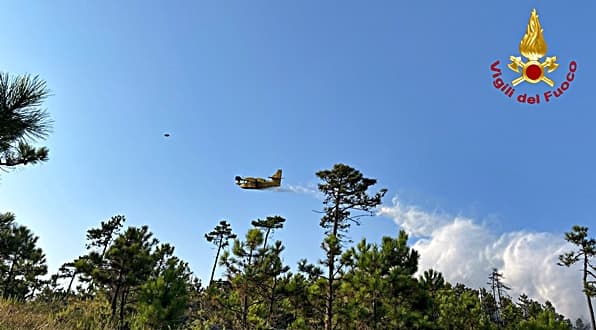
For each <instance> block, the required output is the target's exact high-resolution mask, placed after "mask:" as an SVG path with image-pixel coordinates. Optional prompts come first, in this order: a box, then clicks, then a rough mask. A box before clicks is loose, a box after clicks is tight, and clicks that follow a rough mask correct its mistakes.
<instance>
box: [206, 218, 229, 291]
mask: <svg viewBox="0 0 596 330" xmlns="http://www.w3.org/2000/svg"><path fill="white" fill-rule="evenodd" d="M236 237H237V236H236V234H234V233H232V227H231V226H230V224H229V223H228V222H227V221H226V220H222V221H220V222H219V224H218V225H217V226H215V228H214V229H213V230H212V231H211V232H209V233H207V234H205V239H206V240H207V242H210V243H213V244H214V245H215V246H217V253H216V254H215V261H214V262H213V270H212V271H211V277H210V278H209V285H211V283H213V276H215V268H216V267H217V261H218V259H219V253H220V252H221V249H222V248H225V247H226V246H228V244H229V241H230V240H231V239H235V238H236Z"/></svg>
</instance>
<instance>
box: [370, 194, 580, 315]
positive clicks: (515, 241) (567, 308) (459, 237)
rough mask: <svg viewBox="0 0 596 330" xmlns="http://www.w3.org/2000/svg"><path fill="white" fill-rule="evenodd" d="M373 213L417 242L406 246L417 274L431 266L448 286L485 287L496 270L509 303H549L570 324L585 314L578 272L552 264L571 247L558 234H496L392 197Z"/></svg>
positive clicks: (463, 218)
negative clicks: (415, 256)
mask: <svg viewBox="0 0 596 330" xmlns="http://www.w3.org/2000/svg"><path fill="white" fill-rule="evenodd" d="M379 215H383V216H387V217H390V218H392V219H393V221H395V223H396V224H397V225H399V226H400V227H401V228H402V229H404V230H405V231H406V232H407V233H408V234H409V235H410V237H412V238H417V240H416V241H415V243H414V244H413V246H412V248H414V249H415V250H417V251H418V252H420V263H419V274H420V273H422V272H423V271H425V270H427V269H429V268H433V269H435V270H437V271H440V272H442V273H443V276H444V277H445V279H446V280H447V281H449V282H451V283H458V282H459V283H463V284H465V285H467V286H470V287H473V288H480V287H487V284H486V282H487V281H488V275H489V273H490V272H491V270H492V268H497V269H498V270H499V272H502V273H503V276H504V282H505V283H506V284H507V285H509V286H510V287H511V290H510V292H509V294H510V295H511V297H512V298H513V300H514V301H517V298H518V297H519V295H520V294H522V293H525V294H527V295H528V296H529V297H530V298H532V299H535V300H538V301H540V302H541V303H544V302H545V301H546V300H548V301H550V302H551V303H552V304H553V305H554V306H555V308H556V309H557V311H558V312H559V313H561V314H563V315H565V316H566V317H569V318H570V319H571V320H573V321H574V320H575V319H577V318H579V317H583V316H584V315H586V314H587V307H586V306H585V297H584V295H583V293H582V290H581V273H580V272H579V271H577V269H578V268H577V267H575V268H574V267H572V268H566V267H561V266H558V265H557V262H558V260H559V259H558V256H559V255H560V254H562V253H563V252H566V251H570V250H572V249H573V247H572V246H571V245H570V244H569V243H568V242H566V241H565V240H564V239H563V233H560V234H552V233H546V232H526V231H513V232H506V233H502V234H497V233H495V232H494V231H493V230H491V228H490V227H488V226H486V225H484V224H478V223H477V222H475V221H474V220H472V219H468V218H465V217H460V216H449V215H446V214H437V213H435V212H427V211H424V210H421V209H420V208H417V207H415V206H412V205H403V203H401V202H400V201H399V199H398V198H397V197H395V198H394V199H393V200H392V205H391V206H383V207H381V208H380V210H379ZM419 274H418V275H419ZM584 319H585V318H584Z"/></svg>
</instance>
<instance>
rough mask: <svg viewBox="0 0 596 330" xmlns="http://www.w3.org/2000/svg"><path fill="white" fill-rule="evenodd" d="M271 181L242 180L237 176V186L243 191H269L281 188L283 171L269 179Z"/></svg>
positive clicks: (260, 179) (258, 179)
mask: <svg viewBox="0 0 596 330" xmlns="http://www.w3.org/2000/svg"><path fill="white" fill-rule="evenodd" d="M269 179H271V180H267V179H264V178H251V177H246V178H242V177H239V176H236V184H237V185H238V186H240V188H242V189H267V188H275V187H279V186H281V179H282V177H281V169H279V170H277V171H276V172H275V174H273V175H272V176H270V177H269Z"/></svg>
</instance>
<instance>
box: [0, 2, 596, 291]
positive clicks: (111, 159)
mask: <svg viewBox="0 0 596 330" xmlns="http://www.w3.org/2000/svg"><path fill="white" fill-rule="evenodd" d="M534 6H536V8H537V9H538V14H539V15H540V20H541V23H542V25H543V28H544V30H545V32H544V33H545V35H544V36H545V38H546V42H547V45H548V47H549V55H557V56H558V58H559V60H558V62H559V63H560V64H561V66H560V67H559V69H558V70H557V71H555V72H553V73H551V74H550V75H549V76H550V77H551V78H552V79H554V80H555V81H556V82H560V81H561V80H562V79H563V77H564V75H565V74H566V72H567V65H568V63H569V62H570V61H571V60H576V61H577V62H578V72H577V74H576V79H575V81H574V82H573V83H572V86H571V88H570V89H569V90H568V91H567V92H566V93H565V94H564V95H563V97H561V98H559V99H556V100H553V101H552V102H551V103H550V104H547V105H544V104H543V105H540V106H529V105H520V104H517V103H516V102H514V101H513V100H510V99H507V98H506V97H504V96H503V95H502V94H501V93H499V92H498V91H496V90H495V89H494V87H492V79H491V77H490V75H491V72H490V70H489V67H490V64H491V63H492V62H493V61H495V60H497V59H500V60H501V62H502V63H501V68H502V69H504V70H507V69H506V66H505V65H506V61H507V59H508V58H509V56H510V55H518V45H519V42H520V39H521V37H522V35H523V33H524V32H525V28H526V24H527V22H528V18H529V15H530V11H531V9H532V8H533V7H534ZM2 12H3V24H2V29H0V44H1V48H0V70H2V71H7V72H10V73H13V74H22V73H32V74H39V75H40V76H41V77H42V78H43V79H45V80H46V81H47V82H48V85H49V87H50V88H51V90H52V91H53V94H54V96H52V97H51V98H49V99H48V100H47V102H46V103H45V105H46V106H47V108H48V109H49V111H50V113H51V115H52V117H53V119H54V120H55V125H54V133H53V134H52V135H51V136H50V137H49V139H48V140H47V141H46V143H45V145H47V146H48V147H49V148H50V161H49V162H47V163H45V164H43V165H39V166H33V167H26V168H23V169H19V170H17V171H15V172H12V173H9V174H2V177H1V178H2V180H1V182H0V211H12V212H14V213H15V214H16V216H17V220H18V221H19V222H20V223H22V224H24V225H27V226H28V227H30V228H31V229H32V230H33V231H34V232H35V233H36V234H37V235H39V236H40V244H41V245H42V247H43V248H44V250H45V252H46V254H47V258H48V261H49V264H50V266H51V268H50V271H52V272H54V271H55V270H56V269H57V267H58V265H60V264H61V263H63V262H66V261H69V260H71V259H72V258H74V257H76V256H78V255H80V254H81V253H83V251H84V247H83V245H84V239H85V232H86V230H87V229H89V228H90V227H92V226H97V225H98V224H99V222H100V221H101V220H106V219H108V218H109V217H110V216H112V215H116V214H124V215H126V217H127V219H128V222H127V223H128V224H129V225H141V224H148V225H149V226H150V228H151V229H152V231H153V232H154V233H155V235H156V237H157V238H159V239H160V240H162V241H166V242H170V243H171V244H173V245H174V246H175V247H176V252H177V254H178V255H179V256H181V257H182V258H183V259H185V260H186V261H188V262H189V263H190V264H191V267H192V269H193V271H195V272H196V274H198V275H199V276H200V277H202V278H203V279H205V278H206V277H207V276H208V274H209V272H210V269H211V264H212V262H213V256H214V252H215V251H214V250H213V249H212V248H211V247H210V246H209V244H208V243H207V242H205V240H204V238H203V235H204V233H206V232H208V231H210V230H211V229H212V228H213V227H214V226H215V225H216V224H217V222H218V221H219V220H221V219H227V220H228V221H229V222H230V223H231V224H232V227H233V229H234V230H235V231H236V232H239V233H241V234H244V232H245V231H246V229H247V228H248V226H249V224H250V221H251V220H253V219H256V218H264V217H266V216H268V215H275V214H279V215H282V216H284V217H286V218H287V220H288V221H287V225H286V227H285V229H284V230H283V231H281V232H279V233H278V234H276V238H279V239H282V240H283V241H284V243H285V244H286V246H287V249H286V253H285V260H286V262H287V263H289V264H290V265H292V266H295V264H296V261H297V260H298V259H299V258H300V257H308V258H309V259H310V260H311V261H315V260H316V259H317V258H319V257H321V256H322V253H321V250H320V249H319V245H320V241H321V238H322V230H321V229H320V227H319V226H318V224H319V215H318V214H316V213H314V212H313V211H312V210H316V209H320V208H321V203H320V201H318V200H317V199H316V198H313V197H312V196H310V195H307V194H294V193H276V192H259V191H244V190H241V189H239V188H238V187H237V186H235V185H234V181H233V179H234V176H236V175H243V176H245V175H250V176H268V175H270V174H272V173H273V172H274V171H275V169H277V168H283V169H284V177H285V179H284V183H285V184H289V185H296V186H298V185H300V186H308V185H314V184H316V183H317V180H316V177H315V172H316V171H318V170H321V169H326V168H330V167H332V166H333V164H334V163H337V162H344V163H347V164H349V165H352V166H354V167H356V168H357V169H359V170H361V171H362V172H363V173H364V174H365V175H366V176H369V177H374V178H377V179H378V181H379V185H378V188H382V187H386V188H388V189H389V192H388V195H387V197H386V199H385V201H386V202H387V203H388V204H389V203H390V201H391V197H393V196H395V195H396V194H399V196H400V197H401V198H402V199H404V200H406V201H408V202H409V203H413V204H416V205H420V206H422V207H425V208H427V209H440V210H444V211H447V212H450V213H453V214H463V215H466V216H470V217H475V218H478V219H484V218H491V219H497V220H494V221H493V222H494V223H493V225H494V226H495V230H497V231H511V230H532V231H547V232H554V233H561V235H562V232H563V231H565V230H568V229H569V228H570V227H571V225H573V224H576V223H578V224H584V225H593V224H595V223H596V221H595V220H594V214H595V213H596V203H594V200H596V171H595V169H596V152H595V150H596V149H595V142H596V130H595V129H594V125H595V124H594V123H595V122H596V113H595V112H594V109H596V107H595V102H596V99H594V91H593V89H594V86H595V84H594V81H593V80H592V79H596V70H595V68H594V62H593V61H595V60H596V46H595V45H594V42H593V41H594V36H593V32H594V26H593V25H592V23H593V13H594V12H596V4H595V3H594V2H593V1H583V2H574V3H573V4H567V3H566V2H562V1H557V2H546V1H521V2H520V1H512V0H507V1H499V2H497V1H493V2H487V1H459V2H454V1H450V2H445V1H434V2H430V1H416V2H414V1H412V2H405V1H404V2H398V1H377V2H374V4H371V3H364V2H361V1H358V2H356V1H324V2H321V1H234V2H225V3H224V2H221V1H176V2H175V4H171V3H169V2H166V1H124V2H117V1H86V2H79V1H51V2H50V1H48V2H43V1H40V2H18V1H12V2H5V3H3V6H2ZM505 74H506V75H507V78H508V79H509V80H511V79H513V78H514V75H513V74H512V73H511V72H505ZM523 88H527V89H528V90H529V91H531V90H534V89H536V88H537V87H536V86H528V84H527V83H525V84H522V85H520V86H519V89H523ZM532 88H534V89H532ZM539 89H540V90H546V89H548V88H547V87H546V86H545V85H544V84H542V85H541V86H540V87H539ZM164 132H169V133H170V134H171V137H170V138H169V139H165V138H164V137H163V133H164ZM595 229H596V228H595ZM397 231H398V227H397V226H396V225H395V223H394V222H393V221H391V219H389V218H384V217H378V218H372V219H365V223H364V224H363V225H362V226H361V227H359V228H356V229H355V230H354V231H352V236H353V238H355V239H357V240H359V239H360V238H361V237H363V236H366V237H367V238H369V239H370V240H372V241H378V240H379V238H380V237H381V236H383V235H395V234H396V233H397Z"/></svg>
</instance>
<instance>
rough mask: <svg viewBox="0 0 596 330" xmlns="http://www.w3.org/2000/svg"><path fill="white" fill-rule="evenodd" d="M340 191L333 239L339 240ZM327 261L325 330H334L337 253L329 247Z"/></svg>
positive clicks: (336, 204) (336, 202)
mask: <svg viewBox="0 0 596 330" xmlns="http://www.w3.org/2000/svg"><path fill="white" fill-rule="evenodd" d="M339 203H340V198H339V191H338V192H337V196H336V198H335V219H334V221H333V233H332V235H333V238H334V239H337V227H338V225H339ZM327 261H328V262H329V290H328V294H327V322H326V324H325V330H332V329H333V300H334V298H335V297H334V294H335V292H334V290H333V280H334V276H333V273H334V272H335V252H334V251H333V249H332V247H331V246H330V247H329V253H328V256H327Z"/></svg>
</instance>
